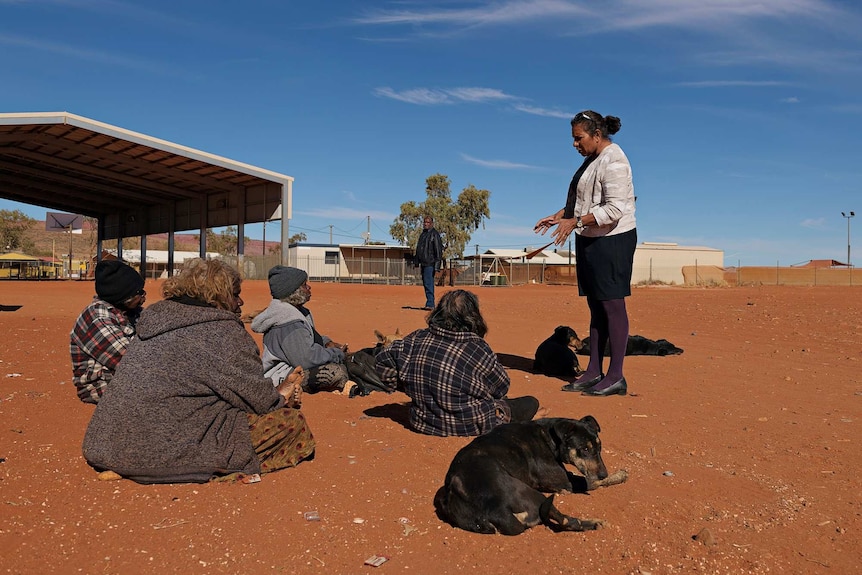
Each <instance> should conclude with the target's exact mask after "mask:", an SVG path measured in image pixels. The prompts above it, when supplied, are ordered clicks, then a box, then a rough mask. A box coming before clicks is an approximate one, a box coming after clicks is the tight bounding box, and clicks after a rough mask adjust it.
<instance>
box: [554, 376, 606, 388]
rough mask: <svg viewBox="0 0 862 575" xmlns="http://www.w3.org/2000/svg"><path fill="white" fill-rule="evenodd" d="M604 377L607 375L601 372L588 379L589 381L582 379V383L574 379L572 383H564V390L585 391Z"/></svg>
mask: <svg viewBox="0 0 862 575" xmlns="http://www.w3.org/2000/svg"><path fill="white" fill-rule="evenodd" d="M604 378H605V375H604V374H603V373H600V374H598V375H597V376H595V377H594V378H592V379H588V380H587V381H582V382H581V383H576V382H574V381H573V382H572V383H567V384H566V385H564V386H563V387H562V390H563V391H584V390H587V389H589V388H591V387H592V386H594V385H596V384H597V383H598V382H600V381H601V380H603V379H604Z"/></svg>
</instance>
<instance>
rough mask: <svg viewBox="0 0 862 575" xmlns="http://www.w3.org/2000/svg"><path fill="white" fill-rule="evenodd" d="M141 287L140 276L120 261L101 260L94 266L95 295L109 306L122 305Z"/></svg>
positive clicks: (141, 280)
mask: <svg viewBox="0 0 862 575" xmlns="http://www.w3.org/2000/svg"><path fill="white" fill-rule="evenodd" d="M143 287H144V278H142V277H141V274H139V273H138V272H137V271H135V269H134V268H133V267H131V266H130V265H128V264H125V263H123V262H121V261H120V260H102V261H100V262H99V263H98V264H97V265H96V295H97V296H99V299H102V300H105V301H106V302H108V303H109V304H112V305H117V304H118V303H122V302H124V301H125V300H127V299H129V298H130V297H132V296H133V295H135V294H136V293H138V292H139V291H140V290H141V289H143Z"/></svg>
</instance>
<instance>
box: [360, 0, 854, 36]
mask: <svg viewBox="0 0 862 575" xmlns="http://www.w3.org/2000/svg"><path fill="white" fill-rule="evenodd" d="M450 5H451V4H449V3H445V2H444V3H441V5H439V6H438V5H434V3H431V5H430V6H429V7H428V8H426V9H413V10H404V9H392V10H385V9H384V10H370V11H367V12H365V13H364V14H363V15H362V16H360V17H357V18H355V19H354V23H356V24H363V25H388V26H413V27H417V26H421V27H425V28H427V27H429V26H437V27H441V28H442V27H451V28H457V29H469V28H474V27H478V26H523V25H524V24H529V23H542V22H548V21H552V22H558V23H565V24H566V25H567V26H569V25H571V23H572V22H573V21H574V22H576V23H577V24H578V27H579V29H581V30H583V31H586V32H589V31H591V30H593V31H594V30H595V29H596V28H601V29H603V30H614V29H616V30H624V29H626V30H630V29H640V28H650V27H656V26H674V27H686V28H695V27H697V28H702V27H710V28H712V27H724V26H727V25H728V23H730V22H734V21H739V20H750V19H775V20H786V19H788V18H793V17H796V18H800V19H810V20H812V21H822V20H825V19H828V18H830V17H834V16H835V15H836V14H839V13H840V12H841V10H840V8H839V7H838V5H837V4H835V3H833V2H830V1H828V0H761V1H759V2H742V1H728V0H700V1H698V2H685V1H682V2H681V1H680V0H651V1H650V2H643V1H642V0H607V1H606V2H603V3H602V5H601V7H598V8H597V7H595V3H594V2H590V1H587V0H578V1H575V0H570V1H566V0H509V1H503V2H500V1H494V0H485V1H484V2H478V3H475V4H474V5H473V6H471V7H468V8H451V7H449V6H450Z"/></svg>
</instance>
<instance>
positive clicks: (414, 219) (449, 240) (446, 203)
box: [389, 174, 491, 258]
mask: <svg viewBox="0 0 862 575" xmlns="http://www.w3.org/2000/svg"><path fill="white" fill-rule="evenodd" d="M449 185H450V182H449V176H446V175H443V174H434V175H433V176H429V177H428V178H427V179H426V180H425V193H426V194H427V196H428V197H427V198H426V199H425V201H424V202H422V203H421V204H417V203H416V202H413V201H409V202H405V203H403V204H401V214H400V215H399V216H398V217H397V218H396V219H395V221H394V222H393V223H392V225H391V226H389V235H391V236H392V237H393V239H395V240H396V241H398V242H401V243H402V244H403V245H407V246H411V247H412V248H414V249H415V248H416V242H418V241H419V234H421V233H422V219H423V217H424V216H425V215H429V216H431V217H432V218H434V227H435V228H436V229H437V231H438V232H440V235H441V236H443V245H444V246H445V250H444V252H443V255H444V257H445V258H453V257H460V256H462V255H463V254H464V248H465V247H466V246H467V244H468V243H469V242H470V236H472V235H473V232H475V231H476V230H477V229H478V228H479V226H483V227H484V223H485V220H486V219H490V217H491V212H490V209H489V208H488V200H489V199H490V197H491V192H489V191H488V190H480V189H477V188H476V186H474V185H473V184H470V185H469V186H467V187H466V188H464V189H463V190H462V191H461V193H460V194H458V199H457V200H455V201H454V202H453V201H452V193H451V192H450V191H449Z"/></svg>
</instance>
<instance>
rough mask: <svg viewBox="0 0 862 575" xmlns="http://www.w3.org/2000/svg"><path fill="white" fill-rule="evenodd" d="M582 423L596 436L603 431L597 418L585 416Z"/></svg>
mask: <svg viewBox="0 0 862 575" xmlns="http://www.w3.org/2000/svg"><path fill="white" fill-rule="evenodd" d="M581 423H583V424H584V425H586V426H587V429H589V430H590V431H592V432H593V433H595V434H596V435H598V434H599V432H600V431H601V430H602V428H601V427H599V422H598V421H596V418H595V417H593V416H592V415H585V416H584V417H582V418H581Z"/></svg>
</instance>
